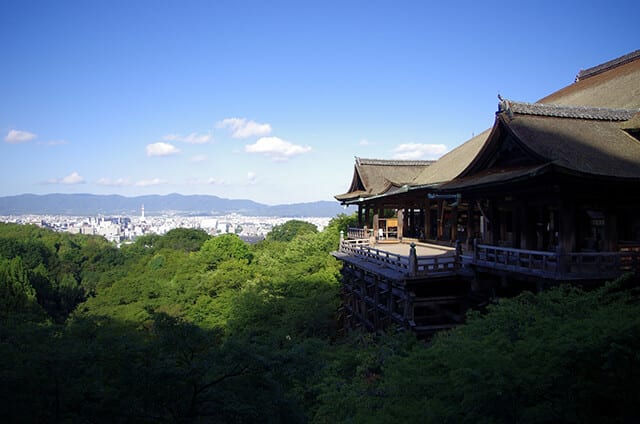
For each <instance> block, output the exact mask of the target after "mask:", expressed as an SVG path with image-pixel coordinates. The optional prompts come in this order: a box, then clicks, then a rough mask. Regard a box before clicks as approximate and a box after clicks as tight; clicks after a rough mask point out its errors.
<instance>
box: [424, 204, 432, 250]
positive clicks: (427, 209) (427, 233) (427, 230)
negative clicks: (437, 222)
mask: <svg viewBox="0 0 640 424" xmlns="http://www.w3.org/2000/svg"><path fill="white" fill-rule="evenodd" d="M431 237H432V236H431V200H429V199H427V200H425V201H424V238H425V239H427V240H429V239H430V238H431Z"/></svg>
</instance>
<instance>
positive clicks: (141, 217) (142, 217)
mask: <svg viewBox="0 0 640 424" xmlns="http://www.w3.org/2000/svg"><path fill="white" fill-rule="evenodd" d="M140 221H144V205H142V213H141V214H140Z"/></svg>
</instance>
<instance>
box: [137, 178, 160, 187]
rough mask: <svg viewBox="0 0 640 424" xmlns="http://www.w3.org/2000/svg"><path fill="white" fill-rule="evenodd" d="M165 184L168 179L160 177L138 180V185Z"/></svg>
mask: <svg viewBox="0 0 640 424" xmlns="http://www.w3.org/2000/svg"><path fill="white" fill-rule="evenodd" d="M163 184H167V180H163V179H160V178H152V179H150V180H140V181H138V182H136V184H135V185H136V187H149V186H156V185H163Z"/></svg>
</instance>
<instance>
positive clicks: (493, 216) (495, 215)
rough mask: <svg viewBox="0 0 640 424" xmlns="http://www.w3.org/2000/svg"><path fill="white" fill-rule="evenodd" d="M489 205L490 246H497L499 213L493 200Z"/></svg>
mask: <svg viewBox="0 0 640 424" xmlns="http://www.w3.org/2000/svg"><path fill="white" fill-rule="evenodd" d="M490 202H491V203H490V205H489V212H488V214H489V222H490V223H491V225H490V227H491V238H490V240H491V244H493V245H494V246H497V245H498V242H499V241H500V211H499V210H498V207H497V205H496V202H495V200H491V201H490Z"/></svg>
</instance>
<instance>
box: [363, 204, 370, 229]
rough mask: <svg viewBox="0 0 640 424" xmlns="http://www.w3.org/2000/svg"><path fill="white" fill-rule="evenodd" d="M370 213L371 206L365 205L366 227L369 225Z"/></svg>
mask: <svg viewBox="0 0 640 424" xmlns="http://www.w3.org/2000/svg"><path fill="white" fill-rule="evenodd" d="M369 213H370V212H369V206H365V208H364V225H365V227H369V219H370V216H369Z"/></svg>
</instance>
